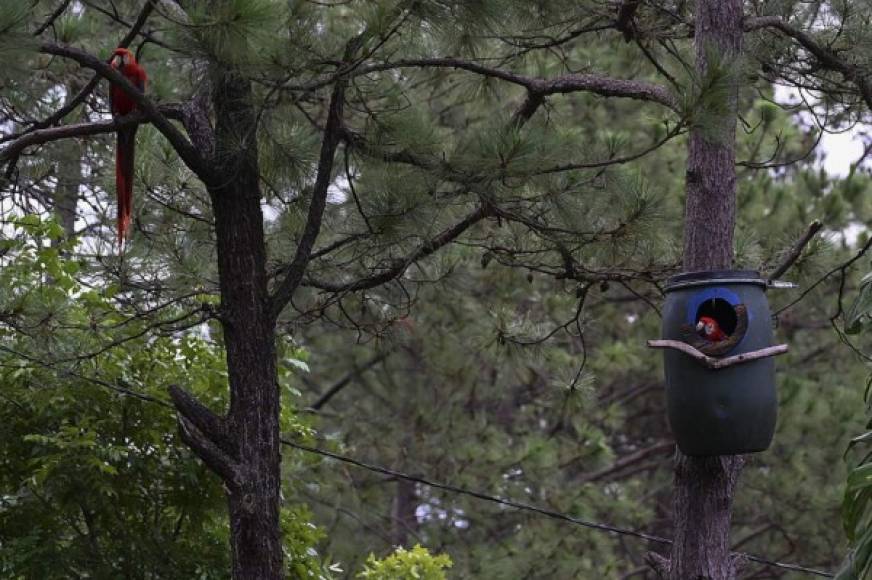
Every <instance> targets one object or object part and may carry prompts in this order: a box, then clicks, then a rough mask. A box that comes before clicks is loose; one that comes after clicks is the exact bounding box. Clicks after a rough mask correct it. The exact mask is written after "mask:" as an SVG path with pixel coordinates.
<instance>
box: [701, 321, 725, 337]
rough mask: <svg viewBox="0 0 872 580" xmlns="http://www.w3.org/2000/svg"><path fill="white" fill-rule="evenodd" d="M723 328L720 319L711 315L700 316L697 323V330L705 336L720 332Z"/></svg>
mask: <svg viewBox="0 0 872 580" xmlns="http://www.w3.org/2000/svg"><path fill="white" fill-rule="evenodd" d="M720 330H721V327H720V325H719V324H718V321H717V320H715V319H714V318H712V317H710V316H700V317H699V321H698V322H697V323H696V331H697V332H698V333H700V334H701V335H703V336H706V337H711V336H714V335H716V334H719V333H720Z"/></svg>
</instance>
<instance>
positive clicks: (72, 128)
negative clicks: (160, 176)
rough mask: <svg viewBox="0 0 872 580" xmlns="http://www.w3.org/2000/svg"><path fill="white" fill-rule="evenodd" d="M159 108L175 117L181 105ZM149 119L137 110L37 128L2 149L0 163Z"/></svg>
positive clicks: (169, 115) (168, 115)
mask: <svg viewBox="0 0 872 580" xmlns="http://www.w3.org/2000/svg"><path fill="white" fill-rule="evenodd" d="M158 110H159V111H160V112H161V113H162V114H164V115H166V116H167V117H175V116H177V115H178V114H179V105H161V106H160V107H158ZM149 120H150V119H149V118H148V117H147V116H146V115H145V113H142V112H140V111H136V112H133V113H131V114H129V115H125V116H124V117H121V118H118V119H108V120H105V121H96V122H94V123H76V124H73V125H61V126H59V127H50V128H48V129H37V130H35V131H31V132H29V133H24V134H23V135H21V136H20V137H18V138H17V139H15V140H14V141H12V142H11V143H9V144H8V145H6V146H5V147H4V148H3V149H2V150H0V163H5V162H7V161H9V160H11V159H14V158H15V157H18V156H19V155H20V154H21V152H22V151H24V150H25V149H26V148H28V147H32V146H34V145H42V144H43V143H49V142H51V141H58V140H60V139H70V138H73V137H87V136H89V135H99V134H102V133H114V132H115V131H117V130H119V129H123V128H125V127H130V126H133V125H140V124H142V123H147V122H149Z"/></svg>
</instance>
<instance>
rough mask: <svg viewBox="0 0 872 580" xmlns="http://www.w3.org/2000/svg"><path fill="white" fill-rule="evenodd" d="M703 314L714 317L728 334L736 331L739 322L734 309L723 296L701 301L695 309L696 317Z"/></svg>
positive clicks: (698, 317)
mask: <svg viewBox="0 0 872 580" xmlns="http://www.w3.org/2000/svg"><path fill="white" fill-rule="evenodd" d="M703 316H708V317H709V318H714V319H715V320H716V321H717V323H718V326H720V327H721V330H723V331H724V333H726V334H727V335H728V336H730V335H732V334H733V333H734V332H735V331H736V325H737V324H738V322H739V318H738V316H737V315H736V309H735V308H733V305H732V304H730V303H729V302H727V301H726V300H724V299H723V298H710V299H709V300H705V301H703V303H702V304H700V305H699V308H697V310H696V319H697V320H699V319H700V318H701V317H703Z"/></svg>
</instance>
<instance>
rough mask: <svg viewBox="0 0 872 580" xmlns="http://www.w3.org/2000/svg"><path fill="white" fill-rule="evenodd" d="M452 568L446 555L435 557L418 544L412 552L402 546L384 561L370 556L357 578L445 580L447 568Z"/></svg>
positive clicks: (377, 579)
mask: <svg viewBox="0 0 872 580" xmlns="http://www.w3.org/2000/svg"><path fill="white" fill-rule="evenodd" d="M450 567H451V558H449V557H448V556H447V555H446V554H439V555H438V556H433V555H432V554H430V551H429V550H427V548H423V547H421V546H420V545H418V544H416V545H415V547H414V548H412V549H411V550H406V549H404V548H403V547H402V546H401V547H399V548H397V549H396V551H395V552H394V553H393V554H391V555H390V556H387V557H386V558H383V559H381V560H380V559H378V558H376V557H375V555H374V554H370V555H369V558H367V560H366V566H365V568H364V570H363V571H361V572H360V573H359V574H358V575H357V577H358V578H368V579H369V580H445V578H446V576H445V571H444V570H445V568H450Z"/></svg>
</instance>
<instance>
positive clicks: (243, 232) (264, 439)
mask: <svg viewBox="0 0 872 580" xmlns="http://www.w3.org/2000/svg"><path fill="white" fill-rule="evenodd" d="M211 83H212V86H213V87H214V90H213V94H212V106H213V107H214V109H215V119H216V125H215V130H214V155H213V157H212V159H213V166H214V168H215V170H216V172H217V175H216V179H215V180H214V181H213V182H212V183H210V184H207V189H208V191H209V195H210V198H211V201H212V209H213V212H214V216H215V237H216V242H217V254H218V274H219V281H220V282H219V285H220V291H221V308H220V312H219V314H218V315H219V319H220V321H221V325H222V329H223V335H224V344H225V349H226V353H227V370H228V376H229V382H230V409H229V411H228V413H227V414H226V415H225V416H223V417H220V416H218V415H216V414H214V413H212V412H211V411H210V410H208V409H206V408H205V407H203V406H202V405H201V404H200V403H198V402H197V401H196V400H194V399H193V398H192V397H191V396H190V395H189V394H187V393H186V392H185V391H183V390H181V389H178V388H173V389H172V390H171V393H170V394H171V396H172V397H173V402H174V403H175V405H176V408H177V409H178V411H179V422H180V431H181V434H182V437H183V439H184V440H185V442H186V443H187V444H188V445H189V446H190V447H191V448H192V449H193V450H194V452H195V453H197V455H198V456H199V457H200V458H201V459H202V460H203V461H204V463H206V464H207V465H208V466H209V467H210V468H211V469H212V470H213V471H215V472H216V473H217V474H218V475H219V476H221V478H222V480H223V481H224V485H225V488H226V490H227V497H228V505H229V511H230V548H231V552H232V556H233V558H232V560H233V578H234V579H236V580H255V579H257V580H264V579H269V580H272V579H278V578H282V577H283V576H284V574H283V567H282V544H281V535H280V525H279V501H280V500H279V498H280V485H281V481H280V474H281V471H280V467H281V456H280V431H279V408H280V407H279V405H280V400H279V388H278V383H277V374H276V346H275V317H274V316H273V314H272V312H271V305H270V296H269V291H268V285H267V275H266V249H265V248H266V246H265V243H264V232H263V215H262V212H261V207H260V199H261V191H260V181H259V180H260V177H259V170H258V157H257V139H256V134H255V131H256V126H257V123H256V111H255V109H254V105H253V102H252V98H251V83H250V82H249V81H248V80H246V79H243V78H241V77H240V76H239V75H238V74H236V73H234V72H232V71H229V70H226V69H222V68H220V67H216V68H215V69H214V70H213V74H212V79H211Z"/></svg>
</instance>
